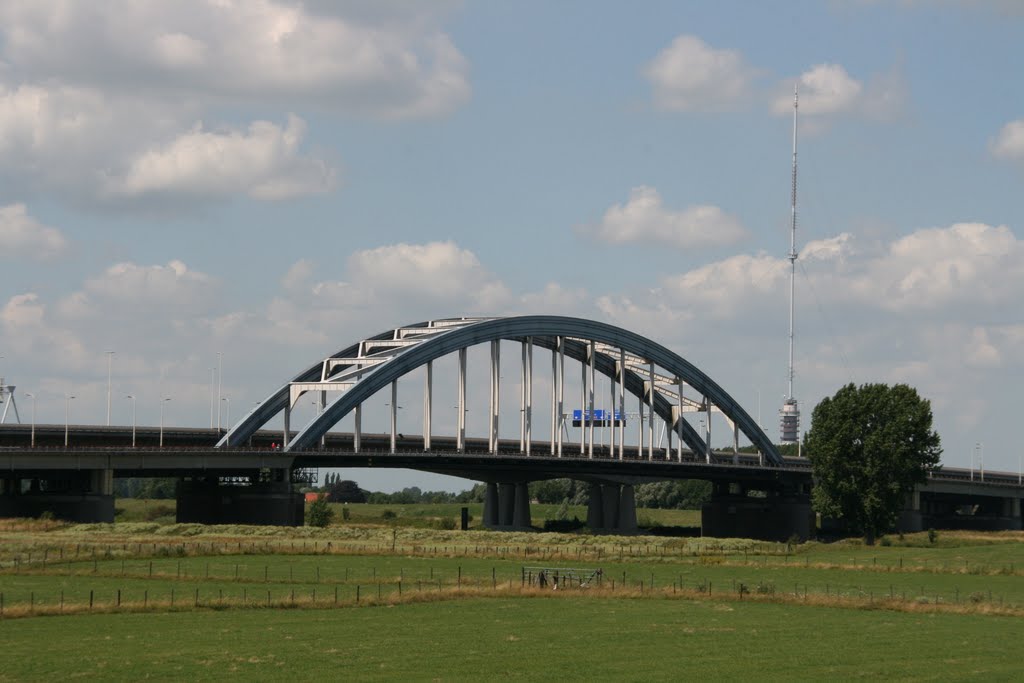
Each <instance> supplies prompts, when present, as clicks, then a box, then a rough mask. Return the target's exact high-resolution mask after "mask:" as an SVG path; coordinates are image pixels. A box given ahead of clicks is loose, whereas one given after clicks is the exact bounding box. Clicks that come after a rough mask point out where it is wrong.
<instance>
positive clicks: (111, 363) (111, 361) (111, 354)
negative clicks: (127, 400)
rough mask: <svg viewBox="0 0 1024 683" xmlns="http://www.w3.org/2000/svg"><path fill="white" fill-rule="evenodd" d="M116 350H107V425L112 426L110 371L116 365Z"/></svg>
mask: <svg viewBox="0 0 1024 683" xmlns="http://www.w3.org/2000/svg"><path fill="white" fill-rule="evenodd" d="M115 353H117V352H116V351H107V426H108V427H109V426H110V386H111V385H110V372H111V369H112V368H113V367H114V354H115Z"/></svg>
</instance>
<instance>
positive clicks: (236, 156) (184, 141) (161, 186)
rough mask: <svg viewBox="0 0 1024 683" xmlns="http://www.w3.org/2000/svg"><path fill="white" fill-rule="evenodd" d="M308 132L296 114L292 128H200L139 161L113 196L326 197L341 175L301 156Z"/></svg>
mask: <svg viewBox="0 0 1024 683" xmlns="http://www.w3.org/2000/svg"><path fill="white" fill-rule="evenodd" d="M304 133H305V123H304V122H303V121H302V119H300V118H298V117H297V116H294V115H293V116H289V118H288V125H287V127H286V128H281V127H279V126H276V125H274V124H273V123H270V122H268V121H256V122H255V123H253V124H251V125H250V126H249V128H248V130H246V131H239V130H222V131H217V132H208V131H204V130H203V129H202V124H197V125H196V126H195V127H194V128H193V129H192V130H191V131H189V132H188V133H186V134H184V135H181V136H180V137H178V138H176V139H175V140H173V141H171V142H170V143H169V144H167V145H165V146H163V147H160V148H157V149H151V150H149V151H147V152H145V153H143V154H141V155H140V156H138V157H137V158H136V159H134V160H133V161H132V162H131V163H130V165H129V167H128V170H127V172H126V173H125V174H124V176H123V177H116V176H115V177H114V178H111V179H110V181H109V190H108V192H109V193H110V194H112V195H115V196H131V197H138V196H145V195H150V194H173V195H187V196H198V197H216V196H221V195H227V194H234V193H241V192H244V193H247V194H248V195H249V196H250V197H253V198H254V199H270V200H277V199H288V198H291V197H295V196H301V195H304V194H312V193H318V192H326V191H328V190H329V189H331V188H332V187H333V185H334V178H335V172H334V170H333V169H332V168H331V167H330V166H329V165H328V164H327V163H326V162H324V161H322V160H320V159H314V158H310V157H303V156H300V155H299V145H300V143H301V142H302V138H303V135H304Z"/></svg>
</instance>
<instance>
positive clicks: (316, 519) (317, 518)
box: [306, 493, 334, 527]
mask: <svg viewBox="0 0 1024 683" xmlns="http://www.w3.org/2000/svg"><path fill="white" fill-rule="evenodd" d="M333 517H334V510H332V509H331V506H330V505H329V504H328V503H327V496H325V495H324V494H322V493H321V494H320V495H319V496H317V497H316V500H314V501H313V502H312V503H310V504H309V510H307V511H306V524H307V525H308V526H318V527H325V526H327V525H328V524H330V523H331V519H332V518H333Z"/></svg>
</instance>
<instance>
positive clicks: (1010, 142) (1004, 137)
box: [990, 119, 1024, 161]
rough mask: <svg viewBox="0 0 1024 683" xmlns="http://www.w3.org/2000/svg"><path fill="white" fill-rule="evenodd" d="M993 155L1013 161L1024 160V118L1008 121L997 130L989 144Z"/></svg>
mask: <svg viewBox="0 0 1024 683" xmlns="http://www.w3.org/2000/svg"><path fill="white" fill-rule="evenodd" d="M990 149H991V150H992V154H993V156H996V157H998V158H1000V159H1011V160H1015V161H1022V160H1024V119H1017V120H1016V121H1010V122H1009V123H1007V124H1006V125H1005V126H1003V127H1002V129H1001V130H1000V131H999V135H997V136H996V139H995V140H993V141H992V144H991V146H990Z"/></svg>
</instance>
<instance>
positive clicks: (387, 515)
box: [380, 510, 398, 519]
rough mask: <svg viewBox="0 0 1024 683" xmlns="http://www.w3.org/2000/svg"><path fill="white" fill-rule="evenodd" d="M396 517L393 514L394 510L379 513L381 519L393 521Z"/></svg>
mask: <svg viewBox="0 0 1024 683" xmlns="http://www.w3.org/2000/svg"><path fill="white" fill-rule="evenodd" d="M397 516H398V515H396V514H395V511H394V510H385V511H384V512H382V513H380V518H381V519H394V518H395V517H397Z"/></svg>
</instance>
